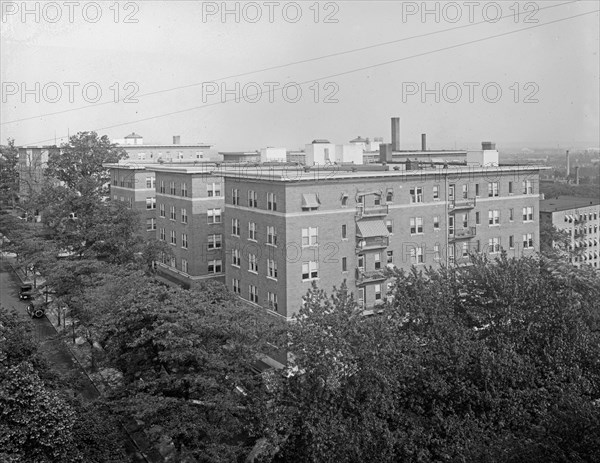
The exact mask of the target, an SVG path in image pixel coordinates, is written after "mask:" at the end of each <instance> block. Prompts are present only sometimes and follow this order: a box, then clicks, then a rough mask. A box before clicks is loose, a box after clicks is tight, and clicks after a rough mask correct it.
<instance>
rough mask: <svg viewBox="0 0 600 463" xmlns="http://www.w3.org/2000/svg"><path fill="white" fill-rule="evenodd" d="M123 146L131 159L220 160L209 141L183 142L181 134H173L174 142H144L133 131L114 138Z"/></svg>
mask: <svg viewBox="0 0 600 463" xmlns="http://www.w3.org/2000/svg"><path fill="white" fill-rule="evenodd" d="M114 142H115V143H118V145H119V147H120V148H123V149H124V150H125V151H126V152H127V155H128V157H129V159H130V160H132V161H133V160H135V161H145V162H151V163H155V162H159V163H171V162H177V161H179V162H181V161H186V162H190V161H191V162H193V161H196V162H202V161H213V162H214V161H220V160H221V158H220V157H219V155H218V153H217V152H216V151H215V150H214V149H212V145H210V144H207V143H192V144H182V143H181V137H180V136H179V135H175V136H173V144H172V145H168V144H156V143H144V137H142V136H141V135H139V134H137V133H135V132H132V133H130V134H129V135H127V136H126V137H125V138H123V139H118V140H114Z"/></svg>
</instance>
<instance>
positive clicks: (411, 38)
mask: <svg viewBox="0 0 600 463" xmlns="http://www.w3.org/2000/svg"><path fill="white" fill-rule="evenodd" d="M578 1H579V0H572V1H569V2H564V3H558V4H556V5H550V6H545V7H542V8H538V9H537V10H536V12H537V11H541V10H547V9H550V8H556V7H559V6H563V5H569V4H571V3H577V2H578ZM511 17H514V13H513V14H507V15H505V16H500V17H499V18H498V21H499V20H501V19H505V18H511ZM495 22H496V21H495ZM489 23H490V22H489V21H485V20H484V21H479V22H476V23H472V24H464V25H462V26H456V27H450V28H448V29H442V30H439V31H433V32H427V33H425V34H419V35H413V36H410V37H404V38H401V39H396V40H389V41H387V42H379V43H375V44H371V45H366V46H364V47H360V48H353V49H350V50H344V51H340V52H336V53H330V54H328V55H322V56H317V57H313V58H307V59H303V60H299V61H292V62H290V63H286V64H278V65H275V66H270V67H266V68H262V69H256V70H254V71H248V72H243V73H240V74H232V75H230V76H226V77H219V78H217V79H213V80H211V81H209V82H220V81H223V80H228V79H234V78H237V77H244V76H248V75H252V74H258V73H261V72H266V71H274V70H276V69H282V68H286V67H290V66H295V65H297V64H304V63H311V62H314V61H319V60H323V59H327V58H334V57H337V56H343V55H348V54H351V53H356V52H359V51H365V50H371V49H373V48H379V47H384V46H387V45H393V44H397V43H401V42H406V41H408V40H413V39H418V38H423V37H429V36H432V35H437V34H442V33H445V32H452V31H456V30H459V29H464V28H467V27H472V26H478V25H481V24H489ZM204 83H206V81H205V82H196V83H193V84H187V85H181V86H178V87H173V88H168V89H163V90H157V91H155V92H148V93H142V94H141V95H136V98H143V97H146V96H152V95H158V94H161V93H168V92H173V91H176V90H182V89H186V88H192V87H197V86H199V85H202V84H204ZM120 101H121V99H119V100H117V101H104V102H102V103H95V104H90V105H86V106H80V107H78V108H71V109H64V110H61V111H55V112H51V113H45V114H39V115H37V116H30V117H24V118H22V119H14V120H12V121H6V122H1V123H0V125H7V124H14V123H16V122H23V121H28V120H32V119H38V118H40V117H46V116H55V115H58V114H64V113H68V112H72V111H79V110H82V109H89V108H95V107H99V106H105V105H108V104H113V103H118V102H120Z"/></svg>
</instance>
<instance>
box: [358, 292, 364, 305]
mask: <svg viewBox="0 0 600 463" xmlns="http://www.w3.org/2000/svg"><path fill="white" fill-rule="evenodd" d="M358 305H359V306H364V305H365V288H358Z"/></svg>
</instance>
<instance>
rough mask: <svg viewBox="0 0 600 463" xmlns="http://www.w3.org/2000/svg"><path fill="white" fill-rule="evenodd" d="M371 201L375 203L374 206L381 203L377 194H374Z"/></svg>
mask: <svg viewBox="0 0 600 463" xmlns="http://www.w3.org/2000/svg"><path fill="white" fill-rule="evenodd" d="M373 202H374V204H375V205H376V206H380V205H381V196H379V195H376V196H375V199H374V200H373Z"/></svg>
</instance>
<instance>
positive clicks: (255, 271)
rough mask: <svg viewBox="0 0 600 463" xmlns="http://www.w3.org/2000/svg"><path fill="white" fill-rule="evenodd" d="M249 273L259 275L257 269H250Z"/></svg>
mask: <svg viewBox="0 0 600 463" xmlns="http://www.w3.org/2000/svg"><path fill="white" fill-rule="evenodd" d="M248 273H252V274H253V275H258V271H257V270H250V269H248Z"/></svg>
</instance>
